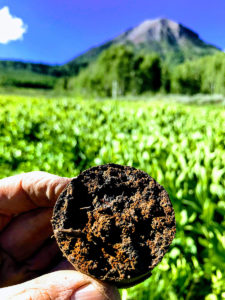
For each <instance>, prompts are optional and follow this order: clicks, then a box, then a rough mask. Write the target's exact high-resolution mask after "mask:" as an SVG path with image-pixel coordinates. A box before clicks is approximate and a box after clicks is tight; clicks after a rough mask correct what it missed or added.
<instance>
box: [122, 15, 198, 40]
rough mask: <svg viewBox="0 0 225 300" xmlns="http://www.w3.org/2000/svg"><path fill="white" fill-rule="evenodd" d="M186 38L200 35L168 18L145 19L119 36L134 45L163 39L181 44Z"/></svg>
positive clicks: (195, 38) (193, 38)
mask: <svg viewBox="0 0 225 300" xmlns="http://www.w3.org/2000/svg"><path fill="white" fill-rule="evenodd" d="M185 39H192V40H197V39H199V36H198V34H197V33H195V32H193V31H192V30H190V29H188V28H186V27H184V26H183V25H181V24H179V23H176V22H175V21H172V20H169V19H166V18H158V19H153V20H151V19H150V20H145V21H144V22H142V23H141V24H139V25H138V26H137V27H134V28H133V29H131V30H129V31H127V32H125V33H123V34H122V35H120V36H119V37H118V41H120V42H125V40H126V41H129V42H131V43H132V44H134V45H138V44H142V43H146V42H147V43H149V42H151V41H155V42H160V41H163V40H164V41H167V42H169V43H172V44H175V43H177V44H180V43H182V42H183V41H184V40H185Z"/></svg>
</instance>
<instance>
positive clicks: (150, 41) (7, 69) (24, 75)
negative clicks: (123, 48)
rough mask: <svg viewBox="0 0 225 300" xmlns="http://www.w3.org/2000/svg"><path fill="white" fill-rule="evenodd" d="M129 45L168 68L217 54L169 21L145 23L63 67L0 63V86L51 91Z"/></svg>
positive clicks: (214, 48) (196, 35) (181, 27)
mask: <svg viewBox="0 0 225 300" xmlns="http://www.w3.org/2000/svg"><path fill="white" fill-rule="evenodd" d="M120 44H122V45H130V46H131V47H133V49H134V51H135V52H136V53H140V54H146V53H151V52H156V53H158V54H159V55H160V56H161V58H162V59H163V60H164V61H166V62H167V64H168V65H169V66H175V65H177V64H180V63H182V62H184V61H187V60H193V59H196V58H199V57H202V56H205V55H212V54H215V53H216V52H218V51H220V49H219V48H217V47H215V46H213V45H210V44H207V43H205V42H204V41H203V40H202V39H201V38H200V37H199V36H198V34H197V33H195V32H193V31H192V30H190V29H188V28H186V27H185V26H183V25H181V24H178V23H176V22H174V21H171V20H168V19H165V18H164V19H162V18H161V19H155V20H146V21H144V22H143V23H141V24H140V25H138V26H136V27H134V28H132V29H129V30H127V31H125V32H124V33H122V34H121V35H119V36H117V37H116V38H114V39H112V40H110V41H108V42H106V43H103V44H101V45H100V46H98V47H93V48H91V49H90V50H88V51H86V52H85V53H83V54H82V55H79V56H78V57H76V58H75V59H73V60H71V61H69V62H68V63H66V64H63V65H57V66H50V65H46V64H36V63H30V62H21V61H6V60H2V61H0V86H18V87H31V88H44V89H51V88H53V87H54V86H55V83H56V81H57V78H59V77H64V76H71V75H76V74H78V73H79V71H80V69H82V68H85V67H87V66H88V65H89V64H90V63H91V62H93V61H95V60H96V59H97V58H98V56H99V55H100V54H101V53H102V52H103V51H104V50H106V49H108V48H109V47H110V46H112V45H120Z"/></svg>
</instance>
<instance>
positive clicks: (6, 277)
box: [0, 172, 120, 300]
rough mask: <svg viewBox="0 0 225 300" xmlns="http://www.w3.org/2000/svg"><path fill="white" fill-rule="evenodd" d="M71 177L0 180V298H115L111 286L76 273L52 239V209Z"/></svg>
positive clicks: (36, 174) (41, 175) (39, 174)
mask: <svg viewBox="0 0 225 300" xmlns="http://www.w3.org/2000/svg"><path fill="white" fill-rule="evenodd" d="M70 180H71V179H70V178H65V177H59V176H56V175H52V174H49V173H45V172H30V173H24V174H20V175H16V176H12V177H8V178H5V179H2V180H0V287H1V288H0V299H5V300H7V299H16V300H20V299H21V300H28V299H29V300H50V299H51V300H52V299H57V300H69V299H71V300H74V299H76V300H81V299H90V300H94V299H96V300H105V299H110V300H117V299H120V297H119V293H118V290H117V289H116V288H115V287H113V286H111V285H108V284H105V283H102V282H100V281H97V280H94V279H93V278H91V277H88V276H86V275H84V274H81V273H80V272H77V271H75V270H74V269H73V267H72V266H71V265H70V264H69V263H68V262H67V261H66V260H65V259H63V258H62V256H61V252H60V251H59V248H58V246H57V244H56V241H55V239H54V238H51V237H52V235H53V232H52V227H51V223H50V219H51V216H52V209H53V206H54V204H55V201H56V199H57V198H58V196H59V194H60V193H61V192H62V190H63V189H64V188H65V187H66V185H67V184H68V183H69V182H70ZM40 275H41V276H40Z"/></svg>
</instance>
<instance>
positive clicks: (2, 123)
mask: <svg viewBox="0 0 225 300" xmlns="http://www.w3.org/2000/svg"><path fill="white" fill-rule="evenodd" d="M108 162H113V163H118V164H124V165H130V166H134V167H136V168H140V169H142V170H144V171H146V172H147V173H149V174H150V175H151V176H152V177H154V178H155V179H156V180H157V181H158V182H159V183H160V184H162V185H163V186H164V187H165V188H166V190H167V191H168V192H169V195H170V197H171V200H172V203H173V206H174V209H175V214H176V221H177V234H176V238H175V240H174V242H173V244H172V247H171V248H170V251H169V252H168V253H167V254H166V256H165V258H164V259H163V260H162V262H161V263H160V264H159V265H158V266H157V267H156V268H155V270H154V271H153V274H152V277H151V278H149V279H148V280H147V281H145V282H144V283H142V284H140V285H138V286H136V287H133V288H130V289H128V290H123V291H121V293H122V299H123V300H125V299H127V300H128V299H129V300H131V299H133V300H139V299H140V300H145V299H146V300H147V299H153V300H155V299H166V300H169V299H171V300H176V299H178V300H182V299H206V300H216V299H218V300H219V299H225V217H224V216H225V107H224V106H222V105H214V106H213V105H205V106H197V105H193V104H192V105H186V104H179V103H175V102H172V101H171V103H170V102H168V101H167V102H164V101H159V100H158V101H144V100H142V101H129V100H123V101H113V100H101V101H94V100H82V99H73V98H66V97H65V98H63V97H62V98H54V99H51V98H45V97H37V98H35V97H22V96H15V95H14V96H7V95H4V96H3V95H1V96H0V177H1V178H3V177H6V176H10V175H13V174H17V173H20V172H27V171H32V170H43V171H47V172H52V173H55V174H58V175H62V176H76V175H77V174H78V173H79V172H80V171H82V170H84V169H86V168H88V167H91V166H94V165H99V164H104V163H108Z"/></svg>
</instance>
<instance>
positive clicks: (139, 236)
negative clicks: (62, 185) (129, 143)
mask: <svg viewBox="0 0 225 300" xmlns="http://www.w3.org/2000/svg"><path fill="white" fill-rule="evenodd" d="M52 224H53V230H54V235H55V237H56V240H57V242H58V245H59V247H60V249H61V250H62V252H63V253H64V255H65V256H66V257H67V259H68V260H69V261H70V262H71V264H72V265H73V266H74V268H75V269H76V270H79V271H80V272H82V273H85V274H87V275H90V276H92V277H95V278H97V279H100V280H103V281H106V282H109V283H112V284H115V285H116V286H117V287H128V286H131V285H134V284H136V283H139V282H141V281H143V280H144V279H146V278H147V277H149V276H150V275H151V271H152V269H153V268H154V267H155V266H156V265H157V264H158V263H159V262H160V261H161V259H162V258H163V256H164V254H165V253H166V251H167V250H168V248H169V245H170V244H171V242H172V240H173V238H174V236H175V232H176V224H175V217H174V210H173V208H172V204H171V202H170V200H169V196H168V194H167V192H166V191H165V190H164V188H163V187H162V186H161V185H159V184H158V183H157V182H156V181H155V180H154V179H153V178H152V177H150V176H149V175H148V174H146V173H145V172H143V171H140V170H137V169H135V168H132V167H126V166H120V165H115V164H108V165H102V166H97V167H93V168H90V169H88V170H86V171H84V172H82V173H81V174H80V175H79V176H78V177H76V178H74V179H73V180H72V181H71V183H70V184H69V185H68V186H67V188H66V189H65V190H64V191H63V192H62V193H61V195H60V196H59V198H58V200H57V202H56V205H55V208H54V213H53V218H52Z"/></svg>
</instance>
